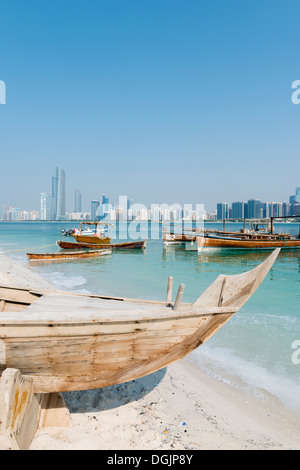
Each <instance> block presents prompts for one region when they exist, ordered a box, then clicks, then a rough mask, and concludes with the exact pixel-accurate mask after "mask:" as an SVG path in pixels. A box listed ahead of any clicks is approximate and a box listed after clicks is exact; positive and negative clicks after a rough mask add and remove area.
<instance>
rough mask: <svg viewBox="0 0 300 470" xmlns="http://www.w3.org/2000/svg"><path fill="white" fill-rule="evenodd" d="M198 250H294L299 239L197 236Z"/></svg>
mask: <svg viewBox="0 0 300 470" xmlns="http://www.w3.org/2000/svg"><path fill="white" fill-rule="evenodd" d="M197 244H198V249H199V251H201V250H202V249H203V248H204V249H205V248H240V249H247V248H248V249H263V250H265V249H272V250H274V249H275V248H284V249H287V248H289V249H295V248H300V239H291V238H284V237H282V239H281V240H280V239H279V236H276V237H273V238H272V237H270V236H265V237H263V236H262V235H261V236H260V239H258V238H256V239H255V238H250V237H249V238H248V239H247V238H245V237H241V238H238V237H236V238H226V237H221V236H220V237H215V238H214V237H212V236H204V237H203V236H198V237H197Z"/></svg>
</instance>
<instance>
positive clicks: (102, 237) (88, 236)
mask: <svg viewBox="0 0 300 470" xmlns="http://www.w3.org/2000/svg"><path fill="white" fill-rule="evenodd" d="M84 225H87V226H88V228H87V229H86V230H83V229H82V227H83V226H84ZM90 225H94V226H95V229H90V227H89V226H90ZM99 226H102V228H99ZM108 226H111V227H112V225H111V224H108V223H107V222H98V221H95V222H80V229H79V230H75V231H74V233H73V234H72V236H73V237H74V238H75V240H76V241H77V242H82V243H89V244H92V245H100V244H101V245H107V244H108V243H110V241H111V236H107V235H108Z"/></svg>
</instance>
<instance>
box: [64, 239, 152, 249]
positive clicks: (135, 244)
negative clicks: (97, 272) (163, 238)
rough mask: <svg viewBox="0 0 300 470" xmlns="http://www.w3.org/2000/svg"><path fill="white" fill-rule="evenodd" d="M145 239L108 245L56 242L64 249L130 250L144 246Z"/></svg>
mask: <svg viewBox="0 0 300 470" xmlns="http://www.w3.org/2000/svg"><path fill="white" fill-rule="evenodd" d="M146 243H147V241H146V240H138V241H131V242H122V243H110V244H109V246H108V245H107V244H106V245H101V244H100V245H95V244H91V243H80V242H78V243H73V242H65V241H61V240H58V241H57V244H58V246H59V247H60V248H63V249H65V250H80V249H84V248H94V249H95V248H111V249H118V248H119V249H124V250H130V249H136V248H142V249H143V248H146Z"/></svg>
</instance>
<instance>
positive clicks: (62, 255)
mask: <svg viewBox="0 0 300 470" xmlns="http://www.w3.org/2000/svg"><path fill="white" fill-rule="evenodd" d="M73 245H75V243H73ZM111 252H112V251H111V250H107V249H106V250H103V249H101V250H80V251H78V250H75V251H66V252H65V251H64V252H62V251H57V252H54V253H26V255H27V258H28V259H29V260H30V261H52V260H61V261H64V260H72V259H78V258H80V259H81V258H96V257H98V256H104V255H110V254H111Z"/></svg>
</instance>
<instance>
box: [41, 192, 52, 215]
mask: <svg viewBox="0 0 300 470" xmlns="http://www.w3.org/2000/svg"><path fill="white" fill-rule="evenodd" d="M54 205H55V201H54V199H53V197H52V195H51V194H50V193H41V198H40V219H41V220H54V218H55V217H54Z"/></svg>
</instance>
